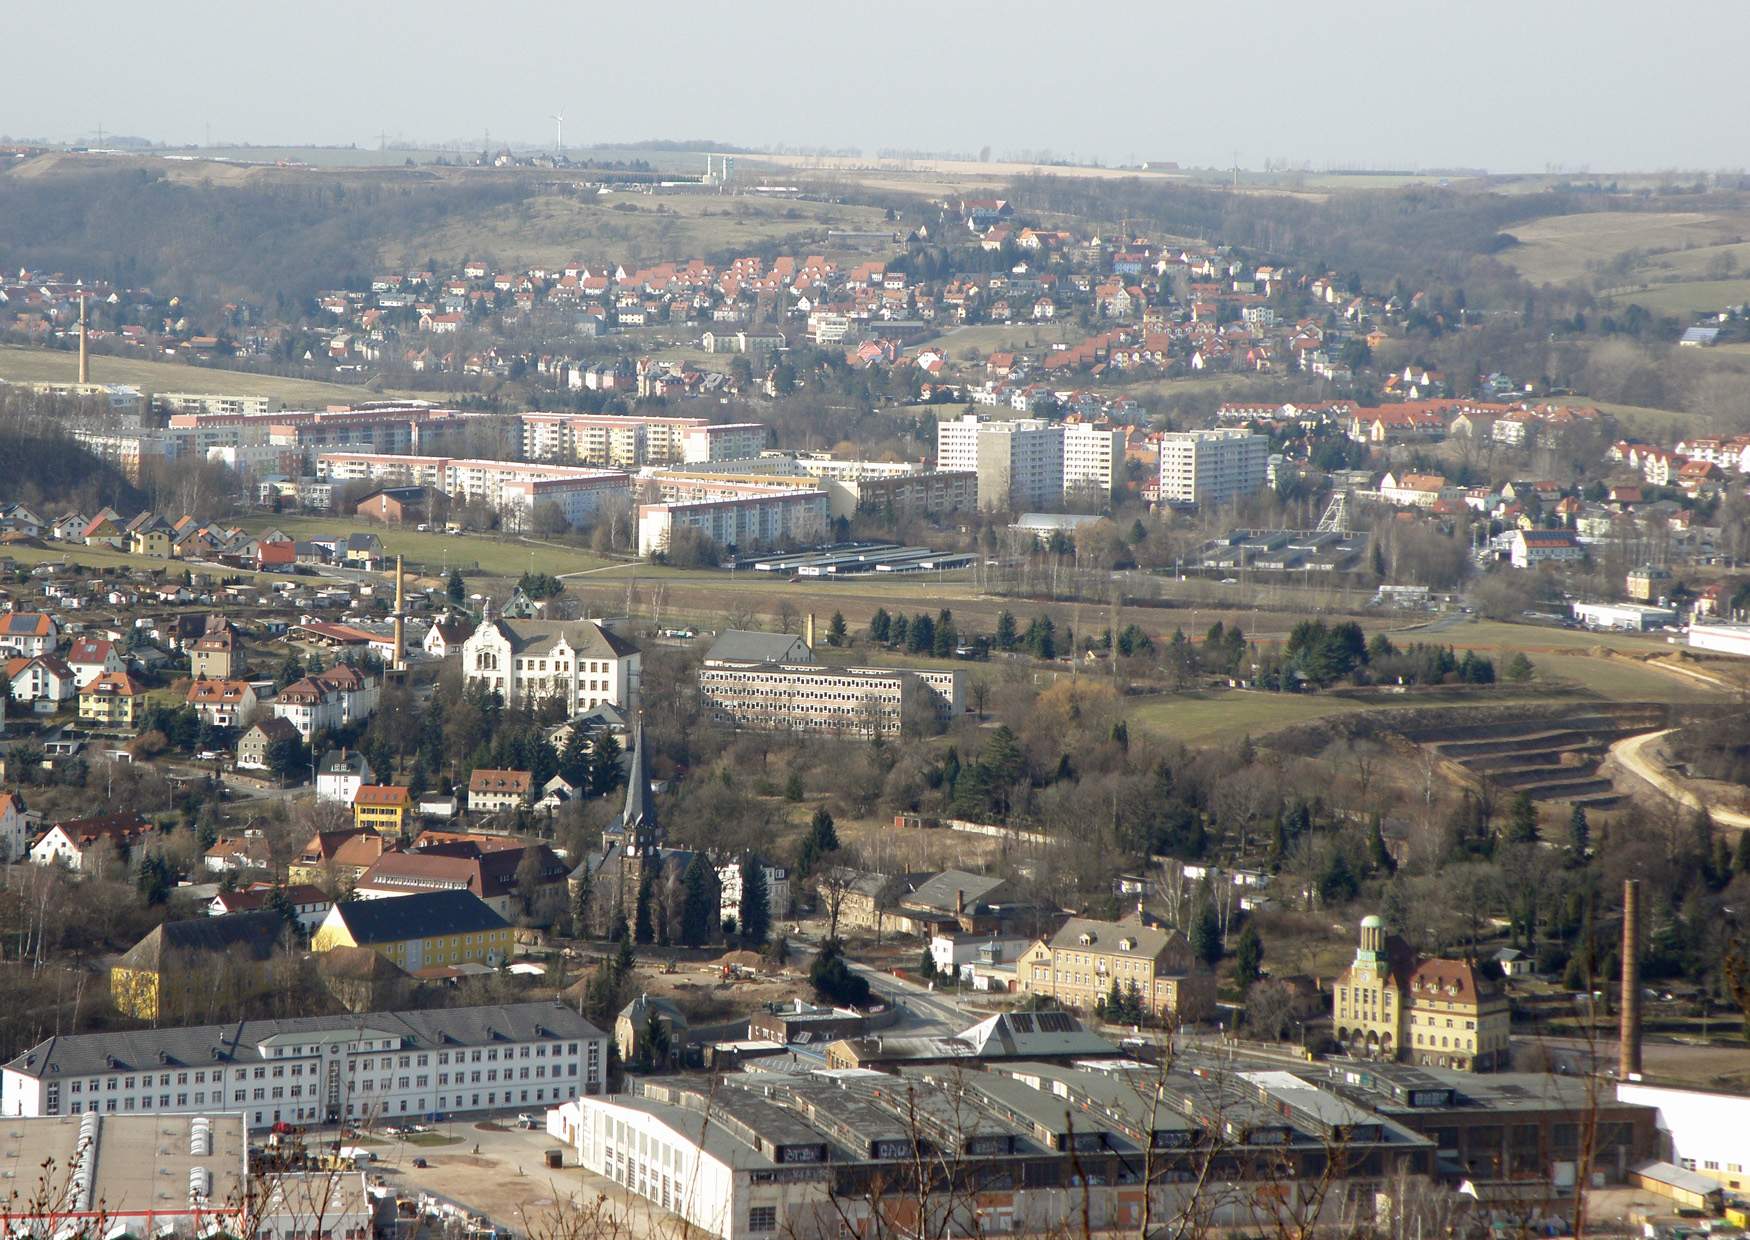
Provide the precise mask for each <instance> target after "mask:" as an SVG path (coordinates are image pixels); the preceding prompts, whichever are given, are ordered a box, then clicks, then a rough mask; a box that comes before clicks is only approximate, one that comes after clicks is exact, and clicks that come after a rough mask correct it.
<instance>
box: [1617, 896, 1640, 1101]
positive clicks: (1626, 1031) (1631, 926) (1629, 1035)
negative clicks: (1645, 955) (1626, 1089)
mask: <svg viewBox="0 0 1750 1240" xmlns="http://www.w3.org/2000/svg"><path fill="white" fill-rule="evenodd" d="M1621 1011H1622V1030H1621V1038H1620V1041H1621V1045H1620V1047H1619V1055H1618V1061H1617V1066H1616V1079H1617V1080H1619V1081H1626V1080H1628V1079H1630V1078H1631V1077H1636V1076H1639V1075H1640V1072H1641V881H1640V879H1638V878H1629V879H1624V880H1623V884H1622V1007H1621Z"/></svg>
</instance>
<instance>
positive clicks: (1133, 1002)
mask: <svg viewBox="0 0 1750 1240" xmlns="http://www.w3.org/2000/svg"><path fill="white" fill-rule="evenodd" d="M1124 1019H1125V1020H1128V1021H1129V1022H1131V1023H1132V1024H1134V1025H1140V1024H1142V1020H1143V1010H1142V991H1141V990H1140V989H1138V988H1137V985H1136V979H1135V978H1134V977H1133V978H1131V979H1130V982H1129V984H1128V985H1126V986H1125V988H1124Z"/></svg>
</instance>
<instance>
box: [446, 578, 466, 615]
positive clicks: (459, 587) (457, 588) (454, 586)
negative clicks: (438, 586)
mask: <svg viewBox="0 0 1750 1240" xmlns="http://www.w3.org/2000/svg"><path fill="white" fill-rule="evenodd" d="M444 594H445V595H446V596H447V597H448V598H449V600H450V602H452V603H454V604H455V605H456V606H458V607H460V606H461V605H462V604H463V602H465V601H466V600H467V598H468V587H466V586H464V585H463V584H462V570H461V569H459V568H452V569H451V570H450V580H449V583H448V584H447V585H446V586H445V587H444Z"/></svg>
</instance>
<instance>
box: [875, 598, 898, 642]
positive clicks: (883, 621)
mask: <svg viewBox="0 0 1750 1240" xmlns="http://www.w3.org/2000/svg"><path fill="white" fill-rule="evenodd" d="M892 633H893V617H892V616H890V615H888V614H887V608H885V607H877V608H876V609H875V614H874V615H872V616H870V617H869V640H870V641H874V642H886V641H887V640H888V638H889V637H890V636H891V635H892Z"/></svg>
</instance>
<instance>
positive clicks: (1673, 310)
mask: <svg viewBox="0 0 1750 1240" xmlns="http://www.w3.org/2000/svg"><path fill="white" fill-rule="evenodd" d="M1608 300H1609V301H1610V302H1611V303H1612V304H1615V305H1627V304H1629V303H1630V302H1632V303H1634V304H1636V305H1639V306H1644V307H1645V308H1646V309H1648V310H1651V311H1652V312H1653V313H1655V314H1675V315H1678V316H1681V317H1684V318H1688V317H1690V316H1693V315H1697V314H1707V313H1711V312H1712V311H1715V310H1723V309H1725V308H1726V307H1727V306H1738V305H1743V304H1744V303H1745V302H1747V301H1750V279H1736V280H1690V281H1686V282H1684V283H1681V284H1656V285H1654V286H1653V287H1652V288H1648V289H1641V290H1638V291H1635V292H1629V293H1617V294H1614V295H1612V296H1611V297H1610V298H1609V299H1608Z"/></svg>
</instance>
